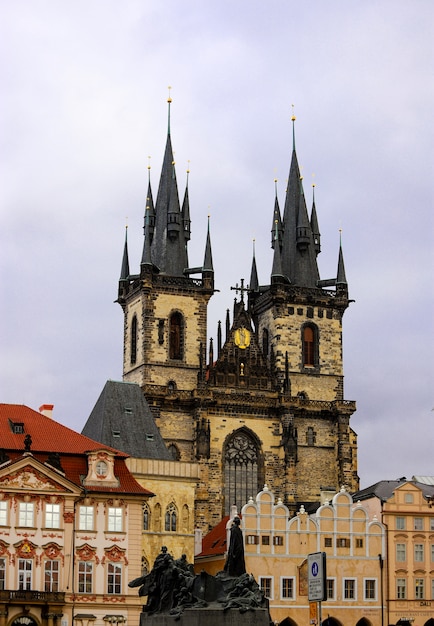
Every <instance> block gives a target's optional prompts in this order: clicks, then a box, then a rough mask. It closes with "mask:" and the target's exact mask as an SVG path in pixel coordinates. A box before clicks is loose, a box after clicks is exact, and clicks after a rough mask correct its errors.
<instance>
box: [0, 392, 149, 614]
mask: <svg viewBox="0 0 434 626" xmlns="http://www.w3.org/2000/svg"><path fill="white" fill-rule="evenodd" d="M40 410H42V411H43V414H42V413H41V412H37V411H34V410H32V409H30V408H29V407H26V406H23V405H15V404H0V429H1V433H2V438H1V445H2V449H1V450H0V624H1V625H2V626H72V625H73V624H75V626H104V624H108V623H110V624H120V623H122V624H123V623H125V622H127V621H129V622H130V623H136V621H137V615H138V612H139V611H140V599H139V597H138V594H137V590H136V589H130V588H129V587H128V582H129V581H130V580H132V579H134V578H137V577H138V576H140V573H141V561H140V550H139V549H138V544H139V541H140V540H139V537H140V536H141V527H142V511H143V505H144V504H145V503H146V502H147V501H148V500H149V499H150V498H152V496H153V495H154V494H153V493H152V492H151V491H149V490H148V489H146V488H144V487H142V486H141V485H139V484H138V482H137V481H136V480H135V479H134V478H133V476H132V474H131V472H130V471H129V470H128V468H127V466H126V464H125V459H126V457H127V455H126V454H125V453H123V452H119V451H118V450H115V449H113V448H111V447H108V446H103V445H102V444H101V443H98V442H96V441H93V440H92V439H89V438H88V437H85V436H84V435H80V434H78V433H76V432H74V431H72V430H71V429H69V428H66V427H65V426H63V425H61V424H59V423H58V422H56V421H54V420H53V419H51V417H50V416H49V413H51V410H52V405H45V406H44V407H41V409H40ZM54 449H55V450H54Z"/></svg>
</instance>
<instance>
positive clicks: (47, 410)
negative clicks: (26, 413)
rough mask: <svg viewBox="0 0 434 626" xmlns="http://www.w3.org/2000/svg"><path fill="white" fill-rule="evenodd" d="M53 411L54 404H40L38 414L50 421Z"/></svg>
mask: <svg viewBox="0 0 434 626" xmlns="http://www.w3.org/2000/svg"><path fill="white" fill-rule="evenodd" d="M53 409H54V404H41V406H40V407H39V413H41V414H42V415H45V417H49V418H50V419H52V418H53Z"/></svg>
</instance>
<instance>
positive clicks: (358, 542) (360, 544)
mask: <svg viewBox="0 0 434 626" xmlns="http://www.w3.org/2000/svg"><path fill="white" fill-rule="evenodd" d="M356 548H363V538H362V537H356Z"/></svg>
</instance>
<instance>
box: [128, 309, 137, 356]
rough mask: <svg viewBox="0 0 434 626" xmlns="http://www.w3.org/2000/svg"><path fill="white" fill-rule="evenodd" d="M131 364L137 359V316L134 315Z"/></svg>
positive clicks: (132, 321)
mask: <svg viewBox="0 0 434 626" xmlns="http://www.w3.org/2000/svg"><path fill="white" fill-rule="evenodd" d="M130 360H131V365H134V364H135V362H136V361H137V316H136V315H134V316H133V319H132V320H131V351H130Z"/></svg>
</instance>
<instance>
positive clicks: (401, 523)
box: [395, 517, 405, 530]
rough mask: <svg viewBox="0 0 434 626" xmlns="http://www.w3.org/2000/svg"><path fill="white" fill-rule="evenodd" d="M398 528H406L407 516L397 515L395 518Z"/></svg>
mask: <svg viewBox="0 0 434 626" xmlns="http://www.w3.org/2000/svg"><path fill="white" fill-rule="evenodd" d="M395 528H396V530H405V517H397V518H396V519H395Z"/></svg>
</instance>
